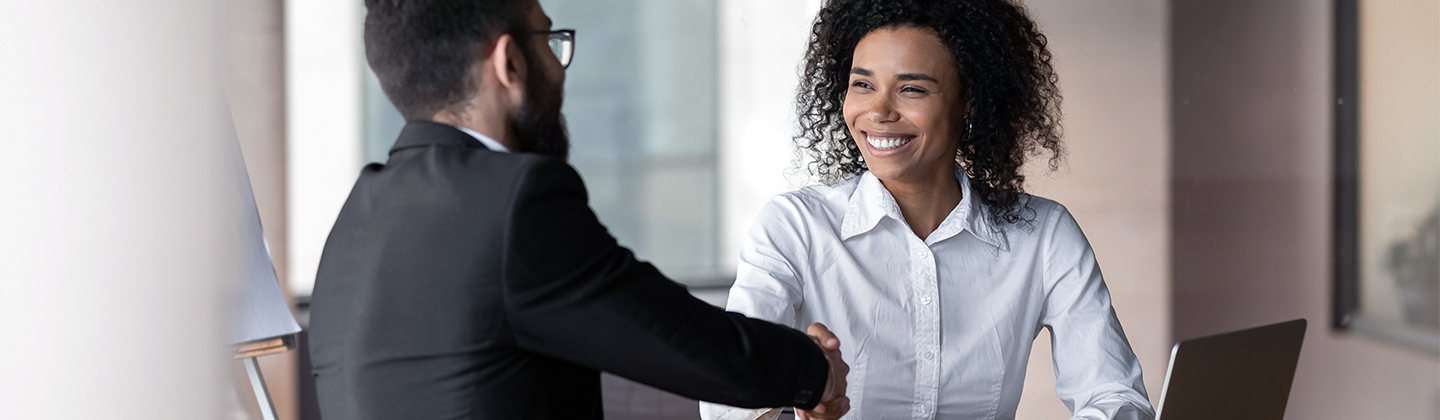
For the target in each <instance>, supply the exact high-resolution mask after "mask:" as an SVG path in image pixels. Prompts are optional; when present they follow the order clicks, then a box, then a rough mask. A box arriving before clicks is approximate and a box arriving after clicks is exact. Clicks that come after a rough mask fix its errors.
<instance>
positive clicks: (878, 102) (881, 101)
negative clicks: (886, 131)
mask: <svg viewBox="0 0 1440 420" xmlns="http://www.w3.org/2000/svg"><path fill="white" fill-rule="evenodd" d="M869 105H870V107H869V109H868V110H867V111H866V116H867V117H869V118H870V121H873V122H877V123H890V122H895V121H896V120H899V119H900V113H899V112H895V103H894V101H893V100H892V99H891V98H890V95H888V94H881V95H875V96H873V99H871V100H870V104H869Z"/></svg>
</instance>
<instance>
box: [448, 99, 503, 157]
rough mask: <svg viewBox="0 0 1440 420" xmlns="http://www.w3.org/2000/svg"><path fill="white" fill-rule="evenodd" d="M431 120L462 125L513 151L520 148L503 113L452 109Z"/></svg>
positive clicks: (451, 124)
mask: <svg viewBox="0 0 1440 420" xmlns="http://www.w3.org/2000/svg"><path fill="white" fill-rule="evenodd" d="M430 120H431V121H434V122H437V123H441V124H445V125H449V126H452V127H462V128H465V129H469V130H472V131H475V132H477V133H480V134H483V135H485V137H489V138H491V139H493V140H495V141H497V142H499V143H500V144H503V145H505V148H506V149H510V150H512V151H518V150H519V148H518V147H517V146H519V145H517V144H515V136H514V135H513V133H511V132H510V124H507V123H506V122H505V116H503V115H489V114H488V113H485V112H480V111H479V110H477V109H474V108H473V107H472V108H470V109H466V110H465V112H464V113H456V112H450V111H441V112H437V113H435V115H434V116H432V117H431V118H430Z"/></svg>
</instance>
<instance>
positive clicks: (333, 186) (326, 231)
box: [285, 0, 365, 296]
mask: <svg viewBox="0 0 1440 420" xmlns="http://www.w3.org/2000/svg"><path fill="white" fill-rule="evenodd" d="M364 12H365V11H364V7H363V5H362V4H361V2H358V1H351V0H288V1H286V2H285V83H286V86H285V87H286V95H285V107H286V113H285V114H286V115H285V120H286V121H285V122H286V128H285V132H286V159H285V165H286V169H287V171H288V172H287V174H286V178H287V187H288V188H287V189H286V190H287V200H288V210H287V216H288V217H287V218H288V219H289V220H288V222H289V252H290V264H289V271H290V272H289V279H288V280H289V287H290V291H291V292H292V293H294V294H295V295H299V296H308V295H310V291H311V289H313V288H314V286H315V270H316V268H318V267H319V266H320V252H321V251H322V250H323V249H324V247H325V238H326V237H327V236H329V235H330V228H331V227H332V226H334V225H335V218H336V216H338V215H339V214H340V207H341V206H343V205H344V204H345V198H346V197H347V196H349V194H350V188H351V187H352V186H354V184H355V178H356V176H357V175H358V174H359V170H360V167H361V165H362V164H363V163H364V162H363V160H364V158H363V152H362V150H363V138H362V135H363V133H362V131H361V123H362V121H361V110H362V104H361V86H362V84H361V78H360V77H361V75H362V74H363V73H362V72H363V71H365V67H363V66H365V58H364V53H363V49H362V46H361V39H362V38H361V30H362V22H363V19H364Z"/></svg>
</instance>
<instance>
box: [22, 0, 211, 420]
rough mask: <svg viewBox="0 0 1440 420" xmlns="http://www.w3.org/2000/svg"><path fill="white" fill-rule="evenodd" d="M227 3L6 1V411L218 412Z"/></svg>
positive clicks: (29, 414) (32, 414)
mask: <svg viewBox="0 0 1440 420" xmlns="http://www.w3.org/2000/svg"><path fill="white" fill-rule="evenodd" d="M221 6H222V3H221V2H219V1H215V0H161V1H150V2H113V1H70V2H6V3H5V4H4V6H3V9H4V10H5V12H4V13H0V51H3V54H4V57H5V58H4V65H3V66H0V92H4V95H0V127H4V134H3V135H0V143H3V144H4V149H5V152H6V154H7V156H8V157H9V158H8V159H7V160H6V163H5V164H4V165H0V197H3V198H0V200H3V203H4V204H3V205H0V268H3V271H0V401H3V402H0V418H4V419H42V418H43V419H102V418H103V419H177V420H179V419H184V420H189V419H210V418H217V417H219V415H220V413H221V408H220V405H221V401H222V396H224V395H225V394H224V393H229V392H232V391H230V390H229V389H228V388H227V387H226V386H225V383H226V379H225V373H224V372H225V370H224V368H225V366H226V364H227V363H229V362H231V360H230V359H229V354H228V352H227V351H226V348H225V343H223V341H222V337H221V334H220V332H221V327H222V326H223V325H224V321H223V319H222V314H223V310H224V308H225V306H224V304H223V302H224V300H223V297H224V296H225V295H226V294H227V292H228V291H229V289H230V287H231V286H232V285H233V284H234V282H233V280H234V277H236V275H237V274H236V273H238V270H237V267H238V266H237V265H236V264H235V263H236V262H235V261H234V259H233V257H232V256H233V255H234V254H235V247H234V246H233V245H232V244H234V243H236V241H238V239H239V238H238V229H237V226H238V222H239V219H238V217H237V216H238V213H236V210H237V207H238V203H237V201H238V198H239V195H238V194H236V191H237V186H238V184H237V183H236V181H237V178H235V176H236V175H237V172H238V171H237V170H236V169H237V166H236V163H237V162H236V161H235V160H234V158H235V155H234V152H235V149H236V143H235V139H234V134H233V131H232V130H233V128H232V126H231V125H230V121H229V113H228V110H227V109H226V106H225V97H224V93H223V90H222V88H221V83H220V79H219V76H218V75H219V58H220V57H219V54H220V52H219V47H220V40H219V32H218V31H219V28H220V27H221V21H220V17H221V14H220V11H221Z"/></svg>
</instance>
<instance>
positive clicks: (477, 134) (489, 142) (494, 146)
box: [451, 126, 510, 153]
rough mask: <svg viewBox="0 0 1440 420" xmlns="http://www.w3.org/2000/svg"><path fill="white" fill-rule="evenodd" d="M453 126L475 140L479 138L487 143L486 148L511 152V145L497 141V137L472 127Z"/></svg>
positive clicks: (481, 142) (483, 142) (481, 141)
mask: <svg viewBox="0 0 1440 420" xmlns="http://www.w3.org/2000/svg"><path fill="white" fill-rule="evenodd" d="M451 127H455V129H456V130H460V131H461V132H464V133H465V134H469V135H470V137H474V138H475V140H479V141H480V144H483V145H485V148H486V149H490V151H492V152H500V153H510V148H509V147H505V145H504V144H501V143H500V142H498V141H495V139H492V138H490V136H487V135H484V134H480V132H479V131H475V130H471V129H468V128H465V127H458V126H451Z"/></svg>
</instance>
